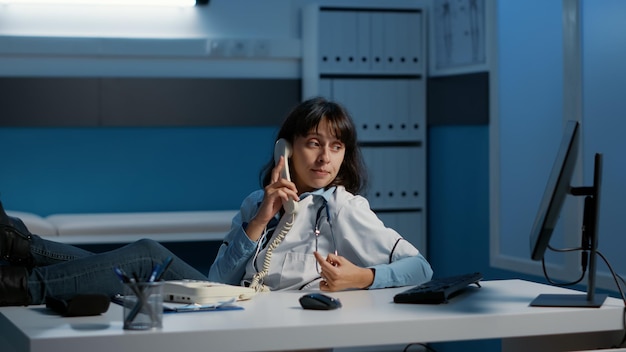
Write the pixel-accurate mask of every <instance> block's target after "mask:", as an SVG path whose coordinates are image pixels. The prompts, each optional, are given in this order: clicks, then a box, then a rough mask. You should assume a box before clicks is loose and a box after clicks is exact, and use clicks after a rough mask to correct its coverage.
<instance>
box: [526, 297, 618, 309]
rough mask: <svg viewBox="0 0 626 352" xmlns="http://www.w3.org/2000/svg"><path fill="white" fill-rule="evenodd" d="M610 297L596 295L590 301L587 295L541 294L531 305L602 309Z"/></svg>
mask: <svg viewBox="0 0 626 352" xmlns="http://www.w3.org/2000/svg"><path fill="white" fill-rule="evenodd" d="M607 296H608V295H606V294H601V295H598V294H596V295H594V297H592V298H591V299H588V297H587V295H586V294H541V295H539V296H537V298H535V299H534V300H533V301H532V302H530V305H531V306H532V307H580V308H600V307H601V306H602V304H603V303H604V300H605V299H606V297H607Z"/></svg>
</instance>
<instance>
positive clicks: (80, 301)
mask: <svg viewBox="0 0 626 352" xmlns="http://www.w3.org/2000/svg"><path fill="white" fill-rule="evenodd" d="M110 303H111V300H110V299H109V297H108V296H107V295H104V294H78V295H75V296H74V297H72V298H69V299H61V298H57V297H50V296H48V297H46V307H47V308H48V309H51V310H53V311H54V312H56V313H57V314H60V315H62V316H65V317H84V316H91V315H99V314H102V313H104V312H106V311H107V310H108V309H109V305H110Z"/></svg>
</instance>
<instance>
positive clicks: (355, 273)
mask: <svg viewBox="0 0 626 352" xmlns="http://www.w3.org/2000/svg"><path fill="white" fill-rule="evenodd" d="M313 254H314V255H315V259H316V260H317V262H318V264H319V266H320V269H321V274H320V275H321V276H322V282H320V290H322V291H341V290H347V289H352V288H359V289H362V288H367V287H370V286H371V285H372V283H373V282H374V271H373V270H372V269H368V268H361V267H359V266H356V265H354V264H352V263H351V262H350V261H349V260H347V259H346V258H344V257H342V256H340V255H336V254H332V253H330V254H328V256H327V257H326V258H324V257H323V256H322V255H321V254H319V253H318V252H314V253H313Z"/></svg>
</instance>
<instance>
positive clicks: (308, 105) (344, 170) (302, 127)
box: [260, 97, 367, 194]
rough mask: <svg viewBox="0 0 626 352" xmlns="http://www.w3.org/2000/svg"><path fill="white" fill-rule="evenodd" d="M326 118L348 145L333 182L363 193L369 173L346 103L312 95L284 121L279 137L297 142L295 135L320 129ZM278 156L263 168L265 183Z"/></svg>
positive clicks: (263, 183)
mask: <svg viewBox="0 0 626 352" xmlns="http://www.w3.org/2000/svg"><path fill="white" fill-rule="evenodd" d="M323 119H326V121H327V122H328V124H329V125H330V128H331V130H332V131H333V132H334V134H335V136H336V137H337V138H338V139H339V140H340V141H341V142H342V143H343V144H344V145H345V148H346V152H345V156H344V159H343V163H342V164H341V168H340V169H339V173H337V177H335V179H334V180H333V181H332V182H331V184H330V186H339V185H341V186H344V187H345V188H346V190H347V191H348V192H350V193H352V194H359V193H360V192H361V191H362V190H363V189H364V188H365V186H366V184H367V175H366V172H365V167H364V164H363V158H362V156H361V150H360V149H359V146H358V144H357V135H356V128H355V127H354V123H353V122H352V118H351V117H350V115H349V114H348V112H347V111H346V109H345V108H344V107H342V106H341V105H340V104H338V103H336V102H332V101H329V100H326V99H324V98H321V97H316V98H312V99H309V100H306V101H304V102H302V103H300V104H298V105H297V106H296V107H295V108H294V109H293V110H292V111H291V112H290V113H289V115H287V118H286V119H285V120H284V121H283V124H282V126H281V127H280V130H279V131H278V134H277V135H276V139H275V141H277V140H279V139H280V138H284V139H286V140H287V141H288V142H289V143H291V144H292V145H293V142H294V139H295V137H303V136H306V135H307V134H308V133H309V132H311V130H315V129H317V127H318V125H319V124H320V122H321V121H322V120H323ZM273 168H274V157H273V154H272V158H271V160H270V161H269V162H268V163H267V164H266V165H265V166H264V167H263V168H262V169H261V175H260V178H261V186H262V187H265V186H267V185H268V184H269V183H270V180H271V176H272V169H273Z"/></svg>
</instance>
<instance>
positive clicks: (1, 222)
mask: <svg viewBox="0 0 626 352" xmlns="http://www.w3.org/2000/svg"><path fill="white" fill-rule="evenodd" d="M31 238H32V234H31V233H30V232H29V231H28V228H26V225H24V222H22V220H20V219H18V218H14V217H11V216H8V215H7V213H6V212H5V211H4V208H3V207H2V202H0V259H4V260H6V261H8V262H9V263H11V264H19V265H26V266H32V263H33V256H32V254H31V253H30V242H31Z"/></svg>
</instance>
